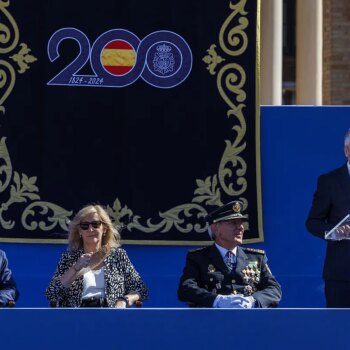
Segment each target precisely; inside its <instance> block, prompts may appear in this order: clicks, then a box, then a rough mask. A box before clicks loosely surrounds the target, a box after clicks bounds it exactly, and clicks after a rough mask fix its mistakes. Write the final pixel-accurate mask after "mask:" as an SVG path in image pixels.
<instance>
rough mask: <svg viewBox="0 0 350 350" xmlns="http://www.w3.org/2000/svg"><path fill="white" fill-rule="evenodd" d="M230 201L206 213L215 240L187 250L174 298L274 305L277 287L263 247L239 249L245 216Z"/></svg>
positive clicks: (192, 301)
mask: <svg viewBox="0 0 350 350" xmlns="http://www.w3.org/2000/svg"><path fill="white" fill-rule="evenodd" d="M242 208H243V203H242V202H241V201H232V202H230V203H227V204H226V205H224V206H222V207H220V208H218V209H216V210H215V211H213V212H211V213H210V214H209V215H208V216H207V221H208V223H209V234H210V236H211V238H213V239H214V241H215V243H214V244H213V245H211V246H208V247H204V248H200V249H196V250H193V251H190V252H189V253H188V254H187V258H186V265H185V267H184V270H183V274H182V277H181V279H180V283H179V287H178V298H179V299H180V300H181V301H185V302H188V303H189V305H190V306H194V307H214V308H249V309H250V308H267V307H276V306H277V305H278V303H279V301H280V299H281V295H282V293H281V287H280V285H279V283H278V282H277V281H276V279H275V277H274V276H273V275H272V273H271V271H270V269H269V267H268V265H267V258H266V254H265V252H264V251H263V250H260V249H252V248H241V247H240V245H241V244H242V241H243V234H244V225H243V222H244V221H247V220H248V218H247V216H246V215H243V214H242V213H241V210H242Z"/></svg>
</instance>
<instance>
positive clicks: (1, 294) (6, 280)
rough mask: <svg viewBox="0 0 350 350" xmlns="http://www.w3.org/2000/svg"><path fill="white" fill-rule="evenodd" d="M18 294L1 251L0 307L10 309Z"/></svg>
mask: <svg viewBox="0 0 350 350" xmlns="http://www.w3.org/2000/svg"><path fill="white" fill-rule="evenodd" d="M18 296H19V293H18V289H17V286H16V282H15V280H14V279H13V276H12V271H11V270H10V269H9V266H8V260H7V257H6V254H5V252H4V251H3V250H0V307H12V306H14V305H15V301H16V300H17V299H18Z"/></svg>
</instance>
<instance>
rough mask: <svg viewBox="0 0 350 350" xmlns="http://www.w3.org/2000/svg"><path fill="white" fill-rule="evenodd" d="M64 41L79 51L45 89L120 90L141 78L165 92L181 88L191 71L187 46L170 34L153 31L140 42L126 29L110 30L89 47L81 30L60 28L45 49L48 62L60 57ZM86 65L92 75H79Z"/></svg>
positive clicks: (189, 52)
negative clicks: (61, 45) (88, 63)
mask: <svg viewBox="0 0 350 350" xmlns="http://www.w3.org/2000/svg"><path fill="white" fill-rule="evenodd" d="M63 40H75V41H76V42H77V43H78V44H79V47H80V51H79V53H78V55H77V57H75V59H74V60H73V61H72V62H70V63H69V64H68V65H67V66H66V67H65V68H64V69H62V70H61V71H60V72H59V73H58V74H57V75H56V76H55V77H54V78H52V79H51V80H50V81H49V82H48V83H47V84H48V85H67V86H93V87H119V88H120V87H124V86H128V85H130V84H132V83H134V82H135V81H136V80H137V79H138V78H139V77H141V78H142V79H143V80H144V81H145V82H147V83H148V84H150V85H152V86H155V87H157V88H164V89H166V88H173V87H175V86H177V85H179V84H181V83H182V82H183V81H184V80H185V79H186V78H187V77H188V75H189V74H190V72H191V69H192V52H191V49H190V47H189V45H188V44H187V42H186V41H185V40H184V39H183V38H182V37H181V36H180V35H178V34H176V33H174V32H171V31H166V30H161V31H156V32H153V33H151V34H149V35H147V36H146V37H145V38H144V39H143V40H140V39H139V38H138V37H137V36H136V35H135V34H133V33H131V32H129V31H127V30H125V29H112V30H109V31H107V32H105V33H103V34H102V35H100V36H99V37H98V38H97V39H96V41H95V42H94V43H93V45H92V47H91V46H90V41H89V39H88V38H87V36H86V35H85V34H84V33H83V32H81V31H80V30H78V29H76V28H62V29H59V30H58V31H56V32H55V33H54V34H53V35H52V36H51V38H50V39H49V42H48V45H47V52H48V56H49V59H50V61H51V62H54V61H55V60H57V59H58V58H59V57H60V54H59V52H58V48H59V46H60V44H61V42H62V41H63ZM88 61H90V65H91V69H92V71H93V72H94V74H93V75H82V74H79V71H80V70H81V69H82V68H83V67H84V66H85V65H86V64H87V62H88Z"/></svg>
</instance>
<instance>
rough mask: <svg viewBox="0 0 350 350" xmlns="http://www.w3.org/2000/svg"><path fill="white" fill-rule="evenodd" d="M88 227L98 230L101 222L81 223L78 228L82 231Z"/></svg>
mask: <svg viewBox="0 0 350 350" xmlns="http://www.w3.org/2000/svg"><path fill="white" fill-rule="evenodd" d="M90 225H91V226H92V227H93V228H100V227H101V225H102V221H91V222H89V221H82V222H81V223H79V226H80V228H81V229H82V230H88V229H89V227H90Z"/></svg>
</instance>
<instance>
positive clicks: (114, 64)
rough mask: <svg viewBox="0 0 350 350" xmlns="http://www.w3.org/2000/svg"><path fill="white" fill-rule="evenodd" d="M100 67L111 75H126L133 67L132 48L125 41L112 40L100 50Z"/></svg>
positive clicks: (133, 54)
mask: <svg viewBox="0 0 350 350" xmlns="http://www.w3.org/2000/svg"><path fill="white" fill-rule="evenodd" d="M101 59H102V65H103V66H104V68H105V69H106V70H107V71H108V72H109V73H111V74H113V75H123V74H126V73H128V72H129V71H130V70H131V69H132V68H133V67H134V65H135V59H136V55H135V51H134V48H133V47H132V46H131V45H130V44H129V43H128V42H126V41H123V40H114V41H111V42H110V43H108V44H107V45H106V46H105V47H104V48H103V50H102V54H101Z"/></svg>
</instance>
